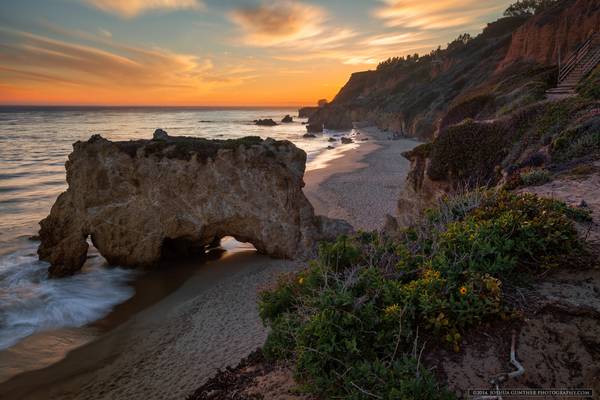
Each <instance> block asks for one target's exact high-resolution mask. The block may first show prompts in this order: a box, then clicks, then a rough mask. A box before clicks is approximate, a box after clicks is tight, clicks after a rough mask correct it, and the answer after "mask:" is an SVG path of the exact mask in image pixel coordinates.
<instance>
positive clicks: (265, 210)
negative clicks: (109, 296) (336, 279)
mask: <svg viewBox="0 0 600 400" xmlns="http://www.w3.org/2000/svg"><path fill="white" fill-rule="evenodd" d="M157 132H158V133H155V136H154V139H153V140H137V141H128V142H111V141H109V140H107V139H104V138H102V137H101V136H99V135H94V136H92V137H91V138H90V139H89V140H88V141H87V142H76V143H75V144H74V145H73V148H74V150H73V152H72V153H71V154H70V155H69V159H68V161H67V163H66V170H67V183H68V189H67V190H66V191H65V192H64V193H62V194H61V195H60V196H59V197H58V199H57V201H56V203H55V204H54V206H53V207H52V210H51V212H50V215H49V216H48V217H47V218H45V219H44V220H42V221H41V222H40V225H41V229H40V240H41V244H40V246H39V249H38V254H39V257H40V259H42V260H45V261H48V262H49V263H50V264H51V266H50V268H49V273H50V275H51V276H64V275H70V274H72V273H74V272H76V271H78V270H79V269H80V268H81V267H82V265H83V263H84V262H85V260H86V257H87V250H88V243H87V238H88V237H91V240H92V243H93V244H94V246H95V247H96V248H97V249H98V251H99V252H100V254H102V256H104V257H105V258H106V260H107V261H108V262H109V263H111V264H115V265H122V266H149V265H152V264H155V263H157V262H158V261H160V259H161V258H162V257H164V256H165V254H166V253H173V252H175V253H178V254H187V253H188V252H190V251H202V250H204V249H205V248H208V247H209V246H211V245H214V244H215V243H216V242H218V239H220V238H222V237H223V236H233V237H235V238H236V239H238V240H240V241H243V242H250V243H252V244H253V245H254V246H255V247H256V249H257V250H258V251H259V252H261V253H265V254H269V255H271V256H274V257H281V258H296V257H303V256H308V255H310V254H311V252H312V251H313V250H314V247H315V244H316V243H317V242H318V241H319V240H324V239H329V238H333V237H334V236H336V235H338V234H340V233H344V232H347V231H349V230H350V226H349V225H348V224H346V223H345V222H342V221H338V220H330V219H327V218H325V217H321V216H316V215H315V214H314V210H313V207H312V205H311V204H310V202H309V201H308V199H307V198H306V197H305V196H304V193H303V192H302V187H303V186H304V181H303V176H304V169H305V164H306V153H305V152H304V151H302V150H300V149H298V148H297V147H296V146H295V145H294V144H292V143H291V142H288V141H276V140H273V139H266V140H262V139H260V138H258V137H247V138H243V139H237V140H219V141H217V140H206V139H199V138H190V137H172V136H168V135H167V134H166V132H164V131H160V130H157Z"/></svg>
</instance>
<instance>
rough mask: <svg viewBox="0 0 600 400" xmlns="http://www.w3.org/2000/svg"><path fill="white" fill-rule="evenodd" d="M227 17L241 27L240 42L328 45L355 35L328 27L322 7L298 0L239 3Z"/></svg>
mask: <svg viewBox="0 0 600 400" xmlns="http://www.w3.org/2000/svg"><path fill="white" fill-rule="evenodd" d="M229 18H230V19H231V20H232V21H233V22H234V23H235V24H236V25H237V26H238V27H239V28H240V29H241V30H242V33H243V37H242V41H243V43H244V44H246V45H250V46H255V47H285V48H290V47H292V48H302V49H309V48H313V49H330V48H335V47H339V46H341V45H342V44H343V43H344V41H345V40H347V39H349V38H351V37H353V36H355V32H353V31H352V30H350V29H347V28H341V27H329V26H328V24H327V22H328V20H329V17H328V15H327V13H326V11H325V10H324V9H322V8H321V7H318V6H315V5H310V4H305V3H302V2H300V1H287V0H281V1H278V2H263V3H262V4H260V5H258V6H254V7H241V8H237V9H234V10H233V11H231V12H230V13H229Z"/></svg>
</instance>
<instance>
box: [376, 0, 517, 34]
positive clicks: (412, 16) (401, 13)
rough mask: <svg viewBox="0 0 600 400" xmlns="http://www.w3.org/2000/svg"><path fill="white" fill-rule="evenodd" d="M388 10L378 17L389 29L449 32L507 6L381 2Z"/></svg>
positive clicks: (468, 0)
mask: <svg viewBox="0 0 600 400" xmlns="http://www.w3.org/2000/svg"><path fill="white" fill-rule="evenodd" d="M381 1H382V2H384V3H385V6H383V7H380V8H378V9H376V10H375V13H374V14H375V16H376V17H378V18H381V19H383V20H385V23H386V25H387V26H401V27H406V28H422V29H447V28H455V27H460V26H463V27H472V26H473V25H474V24H478V23H480V21H479V20H480V18H481V17H483V16H486V15H489V14H490V13H494V12H497V11H500V10H502V9H503V8H505V7H506V4H505V3H506V2H499V1H498V0H429V1H428V0H381Z"/></svg>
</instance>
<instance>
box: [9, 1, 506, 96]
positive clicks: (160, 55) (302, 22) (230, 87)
mask: <svg viewBox="0 0 600 400" xmlns="http://www.w3.org/2000/svg"><path fill="white" fill-rule="evenodd" d="M510 2H511V1H500V2H498V1H496V0H419V1H417V0H361V1H340V0H324V1H320V2H314V1H313V2H309V1H304V0H302V1H301V0H280V1H277V2H273V1H271V2H267V1H261V0H228V1H213V0H202V1H201V0H129V1H125V0H52V1H42V0H21V1H19V2H18V4H16V3H17V2H12V3H13V4H1V5H0V104H1V105H44V106H52V105H57V106H77V105H81V106H83V105H89V106H224V107H234V106H300V105H312V104H315V103H316V101H317V100H318V99H320V98H327V99H330V100H331V99H332V98H333V97H334V96H335V94H336V93H337V92H338V91H339V89H340V88H341V86H342V85H343V84H344V83H345V82H346V81H347V80H348V77H349V75H350V74H351V73H352V72H356V71H361V70H367V69H373V68H375V66H376V64H377V63H378V62H379V61H382V60H384V59H386V58H388V57H392V56H402V55H406V54H413V53H421V54H424V53H427V52H429V51H430V50H431V49H433V48H436V47H437V46H438V45H442V46H444V45H445V44H446V43H448V42H449V41H451V40H452V39H453V38H455V37H456V36H458V35H459V34H461V33H464V32H469V33H471V34H477V33H479V32H480V31H481V29H482V28H483V27H484V26H485V24H486V23H487V22H491V21H493V20H495V19H496V18H498V17H499V16H500V15H501V13H502V11H503V10H504V9H505V8H506V7H507V6H508V4H509V3H510Z"/></svg>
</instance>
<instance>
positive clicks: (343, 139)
mask: <svg viewBox="0 0 600 400" xmlns="http://www.w3.org/2000/svg"><path fill="white" fill-rule="evenodd" d="M341 140H342V144H350V143H354V140H352V139H350V138H347V137H343V138H342V139H341Z"/></svg>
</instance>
